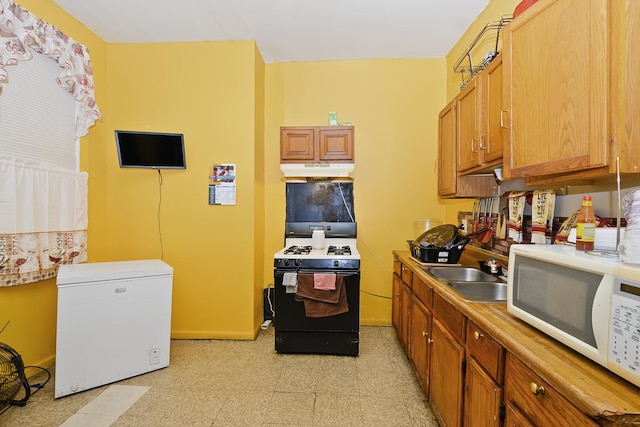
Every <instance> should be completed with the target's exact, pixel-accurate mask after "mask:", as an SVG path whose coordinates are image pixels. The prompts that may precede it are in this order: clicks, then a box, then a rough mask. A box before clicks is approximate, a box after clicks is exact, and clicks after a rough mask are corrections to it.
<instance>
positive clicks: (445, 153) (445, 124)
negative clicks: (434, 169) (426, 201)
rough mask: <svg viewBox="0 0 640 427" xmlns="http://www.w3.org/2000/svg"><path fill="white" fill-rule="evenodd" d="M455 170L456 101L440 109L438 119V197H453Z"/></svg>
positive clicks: (455, 187)
mask: <svg viewBox="0 0 640 427" xmlns="http://www.w3.org/2000/svg"><path fill="white" fill-rule="evenodd" d="M457 177H458V176H457V170H456V101H455V100H453V101H451V102H450V103H449V104H447V106H446V107H444V108H443V109H442V111H441V112H440V115H439V117H438V195H440V196H450V195H455V194H456V191H457Z"/></svg>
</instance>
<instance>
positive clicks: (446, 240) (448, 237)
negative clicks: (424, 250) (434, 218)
mask: <svg viewBox="0 0 640 427" xmlns="http://www.w3.org/2000/svg"><path fill="white" fill-rule="evenodd" d="M457 236H458V227H456V226H455V225H453V224H444V225H439V226H437V227H433V228H432V229H430V230H427V231H425V232H424V233H422V234H421V235H420V236H418V238H417V239H416V244H417V245H420V244H422V243H424V244H426V245H428V246H433V247H445V246H447V245H450V244H452V243H453V242H454V241H455V239H456V237H457Z"/></svg>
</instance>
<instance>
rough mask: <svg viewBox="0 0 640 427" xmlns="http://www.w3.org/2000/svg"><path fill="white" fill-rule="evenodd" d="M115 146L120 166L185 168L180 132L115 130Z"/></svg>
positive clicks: (182, 137)
mask: <svg viewBox="0 0 640 427" xmlns="http://www.w3.org/2000/svg"><path fill="white" fill-rule="evenodd" d="M115 133H116V146H117V148H118V162H119V163H120V167H121V168H148V169H186V168H187V164H186V162H185V155H184V136H183V134H181V133H158V132H134V131H127V130H117V131H115Z"/></svg>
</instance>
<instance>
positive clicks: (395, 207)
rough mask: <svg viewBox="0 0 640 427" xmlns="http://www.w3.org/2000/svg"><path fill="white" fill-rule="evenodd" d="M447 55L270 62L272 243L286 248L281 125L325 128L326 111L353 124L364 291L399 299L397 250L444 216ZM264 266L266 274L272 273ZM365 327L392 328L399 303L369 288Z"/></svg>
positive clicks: (363, 297) (268, 135)
mask: <svg viewBox="0 0 640 427" xmlns="http://www.w3.org/2000/svg"><path fill="white" fill-rule="evenodd" d="M444 66H445V62H444V59H418V60H410V59H404V60H362V61H321V62H300V63H281V64H268V65H267V67H266V81H267V83H266V87H267V97H266V99H267V102H266V108H265V112H266V125H267V127H266V137H265V138H266V147H267V150H266V153H267V154H266V171H267V201H268V203H267V211H266V212H267V214H266V218H267V236H266V242H267V249H266V251H265V257H270V256H272V254H273V253H274V252H276V251H277V250H278V249H279V248H281V247H282V246H283V235H284V220H285V216H284V215H285V201H284V195H285V184H284V182H282V181H281V180H280V172H279V170H278V167H279V162H278V159H279V127H280V126H296V125H324V124H327V123H328V112H329V111H336V112H337V113H338V120H339V121H350V122H352V123H353V125H354V126H355V157H356V162H355V163H356V167H355V174H354V196H355V216H356V221H357V223H358V249H359V251H360V254H361V257H362V272H361V273H362V274H361V288H362V289H363V290H364V291H366V292H369V293H373V294H377V295H382V296H386V297H390V296H391V281H392V280H391V279H392V256H391V251H392V250H393V249H404V248H406V247H407V243H406V240H407V239H413V238H415V237H416V235H415V231H414V222H415V221H416V220H417V219H418V218H420V217H430V218H442V217H443V215H444V209H443V208H442V206H440V205H439V204H438V202H437V197H436V192H437V190H436V183H437V175H436V172H435V170H434V164H435V159H436V157H437V135H438V132H437V129H438V128H437V126H438V120H437V116H438V111H439V109H440V108H441V105H444V100H445V70H444ZM269 266H270V265H269V263H268V262H265V277H266V278H269V276H272V275H273V272H272V269H269V268H268V267H269ZM361 320H362V323H363V324H385V325H388V324H390V321H391V301H390V300H389V299H385V298H379V297H374V296H371V295H369V294H366V293H363V294H361Z"/></svg>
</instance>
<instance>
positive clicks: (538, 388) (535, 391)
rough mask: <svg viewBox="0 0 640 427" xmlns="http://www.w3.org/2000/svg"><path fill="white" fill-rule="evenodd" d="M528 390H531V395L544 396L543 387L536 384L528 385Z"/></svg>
mask: <svg viewBox="0 0 640 427" xmlns="http://www.w3.org/2000/svg"><path fill="white" fill-rule="evenodd" d="M529 390H531V393H533V394H535V395H538V394H544V386H541V385H540V386H539V385H538V384H536V383H531V384H529Z"/></svg>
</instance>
